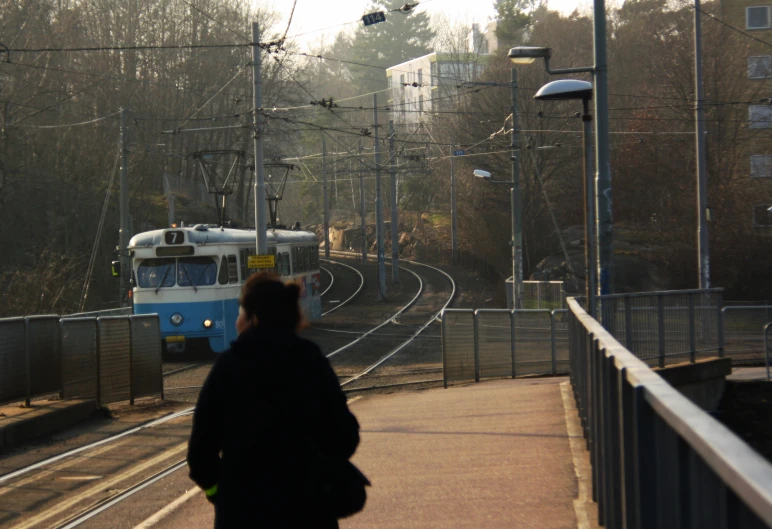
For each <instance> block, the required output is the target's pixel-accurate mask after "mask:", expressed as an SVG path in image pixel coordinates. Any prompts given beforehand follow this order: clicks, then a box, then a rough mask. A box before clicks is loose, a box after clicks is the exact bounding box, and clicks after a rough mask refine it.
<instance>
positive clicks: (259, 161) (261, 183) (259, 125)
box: [252, 22, 268, 255]
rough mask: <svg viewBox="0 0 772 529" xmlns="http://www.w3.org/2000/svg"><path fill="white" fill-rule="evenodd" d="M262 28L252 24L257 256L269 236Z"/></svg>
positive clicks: (266, 243)
mask: <svg viewBox="0 0 772 529" xmlns="http://www.w3.org/2000/svg"><path fill="white" fill-rule="evenodd" d="M259 44H260V28H259V27H258V25H257V22H252V84H253V87H254V104H253V106H254V115H253V118H254V119H253V123H254V126H255V132H254V138H255V142H254V143H255V177H256V179H255V251H256V253H257V255H266V254H267V253H268V234H267V233H266V223H265V207H266V202H265V175H264V174H263V133H264V131H265V126H264V120H263V115H262V111H261V109H262V107H263V80H262V77H261V73H260V67H261V64H260V46H259Z"/></svg>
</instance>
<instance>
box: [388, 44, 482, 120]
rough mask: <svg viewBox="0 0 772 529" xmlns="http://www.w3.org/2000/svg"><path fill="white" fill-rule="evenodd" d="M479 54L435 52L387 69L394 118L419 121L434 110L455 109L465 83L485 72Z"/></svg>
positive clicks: (389, 97)
mask: <svg viewBox="0 0 772 529" xmlns="http://www.w3.org/2000/svg"><path fill="white" fill-rule="evenodd" d="M482 59H483V57H481V56H480V55H478V54H462V55H459V54H451V53H443V52H434V53H430V54H428V55H424V56H423V57H418V58H415V59H412V60H409V61H407V62H403V63H402V64H397V65H396V66H392V67H391V68H387V69H386V79H387V82H388V88H389V91H388V92H387V94H388V100H389V106H390V108H391V119H393V120H394V122H395V123H403V124H418V123H421V122H423V121H426V120H427V119H428V118H429V116H431V114H432V113H437V112H441V111H445V110H452V109H453V108H454V106H455V105H456V103H458V101H459V98H460V97H461V96H462V95H463V93H464V91H465V90H464V88H467V89H468V86H467V87H465V86H464V84H465V83H468V82H470V81H473V80H474V79H476V78H477V77H479V75H480V74H481V73H482V67H483V60H482Z"/></svg>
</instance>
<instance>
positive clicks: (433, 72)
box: [430, 62, 439, 86]
mask: <svg viewBox="0 0 772 529" xmlns="http://www.w3.org/2000/svg"><path fill="white" fill-rule="evenodd" d="M438 71H439V66H438V65H437V63H436V62H433V63H432V66H431V71H430V76H431V78H432V80H431V83H432V86H437V75H438Z"/></svg>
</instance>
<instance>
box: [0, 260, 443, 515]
mask: <svg viewBox="0 0 772 529" xmlns="http://www.w3.org/2000/svg"><path fill="white" fill-rule="evenodd" d="M334 267H341V268H343V269H346V270H347V271H349V272H354V274H349V275H350V277H357V278H358V279H357V280H356V281H355V282H354V284H353V285H352V284H351V283H352V281H351V280H350V278H349V279H348V280H345V281H344V280H343V279H338V280H336V277H335V276H336V274H335V273H334V272H333V271H332V270H330V268H334ZM422 267H423V268H422ZM403 269H404V271H405V272H406V273H407V274H410V275H409V276H407V277H410V278H412V279H411V281H413V282H414V287H417V288H416V290H415V293H414V294H412V295H410V296H409V297H410V299H408V300H407V301H406V302H405V303H402V304H401V305H400V306H399V309H398V310H396V311H395V312H393V313H391V314H389V315H388V317H386V318H384V319H383V321H381V322H380V323H379V324H378V325H376V326H374V327H371V328H369V329H364V330H357V331H350V332H353V333H354V335H355V336H354V337H352V336H351V334H348V337H349V339H348V340H347V343H346V344H344V345H343V346H341V347H337V348H336V349H335V350H334V351H333V352H332V353H330V354H329V357H331V359H332V360H335V359H340V360H343V359H344V357H347V358H348V360H346V361H345V362H344V363H345V364H350V363H352V361H351V358H352V357H354V356H356V355H360V356H361V355H364V358H362V359H360V360H357V361H356V362H355V363H356V365H355V366H350V367H347V368H345V369H344V370H343V371H345V374H344V376H343V378H344V380H343V381H342V382H341V385H342V386H344V388H346V392H347V393H348V392H350V391H358V392H361V391H368V390H370V389H376V388H377V389H389V388H398V387H405V386H410V385H415V384H423V385H426V384H427V383H432V381H431V380H429V381H427V380H423V381H419V382H412V381H408V382H394V374H393V373H383V372H379V371H378V370H379V368H381V366H383V365H384V364H385V363H388V361H389V360H390V359H392V358H394V357H395V356H397V355H398V354H399V353H400V352H406V351H409V350H411V349H412V348H414V347H415V346H416V341H417V340H418V339H419V337H421V336H422V335H423V334H428V330H429V329H431V327H432V324H433V323H434V322H436V321H437V316H438V315H439V313H440V312H441V310H442V308H444V307H446V306H448V305H449V304H450V303H451V302H452V300H453V296H454V295H455V290H456V287H455V283H454V282H453V280H452V278H451V277H450V276H449V275H447V274H446V273H444V272H442V271H441V270H439V269H437V268H434V267H431V266H428V265H421V264H418V263H409V264H408V265H406V267H404V268H403ZM325 270H326V273H329V274H330V284H329V285H328V287H327V288H326V289H325V291H324V292H323V294H324V295H330V294H332V293H334V292H336V293H337V292H341V291H343V290H345V292H346V294H347V295H346V296H345V299H344V300H343V301H342V302H341V303H338V304H336V306H335V307H333V308H331V309H328V310H327V311H325V312H324V313H323V314H324V315H328V314H330V313H333V312H335V311H338V310H339V309H341V308H342V307H346V306H349V311H351V310H352V309H353V306H352V305H351V303H352V302H353V300H354V299H356V298H357V296H361V295H362V293H363V289H364V288H365V281H364V276H363V275H362V273H361V272H360V271H358V270H357V269H356V268H355V267H353V266H350V265H348V264H346V263H341V262H338V261H336V262H334V263H333V262H330V267H329V268H328V267H325ZM419 270H420V272H419ZM427 273H428V274H433V277H431V278H429V279H425V278H422V277H421V276H426V275H427ZM442 281H445V283H446V284H445V285H440V283H441V282H442ZM344 283H349V286H348V287H347V288H345V289H343V290H341V289H342V287H343V286H344ZM334 288H335V289H337V290H335V291H334V290H333V289H334ZM438 295H439V296H440V297H441V299H439V300H438ZM341 297H343V296H341ZM406 297H407V296H406ZM338 314H340V315H341V316H339V318H345V316H342V312H338ZM386 330H388V332H379V331H386ZM332 332H336V331H334V330H333V331H332ZM342 334H346V333H342ZM200 366H201V364H190V365H186V366H181V367H173V368H172V369H168V370H167V371H166V372H164V376H165V377H167V376H170V375H174V374H179V373H182V372H184V371H188V370H191V369H193V368H195V367H200ZM398 371H401V373H400V374H401V375H402V376H406V375H407V376H419V377H420V376H423V377H424V378H425V377H426V376H427V375H430V374H432V373H436V372H437V368H436V366H430V367H425V366H423V367H420V368H415V369H412V370H409V369H406V368H404V366H401V367H400V369H398ZM371 382H374V383H375V385H373V386H366V385H364V384H369V383H371ZM170 389H171V388H170ZM188 389H195V387H194V386H190V387H189V388H188ZM192 412H193V407H189V408H186V409H184V410H181V411H179V412H177V413H174V414H172V415H168V416H166V417H163V418H161V419H157V420H154V421H150V422H148V423H145V424H143V425H140V426H138V427H135V428H132V429H130V430H127V431H125V432H122V433H119V434H116V435H113V436H111V437H108V438H105V439H103V440H100V441H97V442H94V443H90V444H88V445H85V446H82V447H78V448H75V449H72V450H70V451H67V452H65V453H62V454H60V455H57V456H54V457H51V458H48V459H45V460H43V461H40V462H37V463H35V464H33V465H29V466H27V467H25V468H22V469H19V470H16V471H14V472H11V473H8V474H5V475H2V476H0V495H1V494H4V493H3V490H4V489H5V490H6V491H8V492H6V494H9V493H12V492H13V490H21V489H23V488H24V487H25V486H34V484H35V483H36V482H39V481H40V480H41V479H42V480H46V479H49V480H50V479H53V478H52V476H56V475H57V474H61V473H62V472H64V471H65V469H67V468H71V467H73V466H74V465H76V464H79V462H80V463H88V462H91V460H93V459H94V458H97V459H100V458H104V459H108V460H109V459H110V457H111V456H110V454H111V453H113V454H114V453H117V452H120V451H122V450H123V449H125V447H127V446H132V447H135V446H139V445H141V442H140V440H146V439H150V438H158V437H161V436H163V432H157V433H155V431H154V430H155V429H162V428H163V427H164V425H171V424H175V423H179V424H175V426H179V427H182V428H183V429H184V428H189V422H190V416H191V415H192ZM151 431H154V433H153V434H152V435H143V434H145V433H150V432H151ZM130 439H133V441H130ZM151 445H152V443H151ZM179 451H180V446H179V445H176V446H171V447H169V446H165V445H164V446H162V447H159V450H157V451H156V452H153V451H152V450H149V451H148V452H147V453H145V454H144V455H143V456H142V457H140V458H138V459H137V460H136V461H134V462H133V463H136V464H131V465H127V466H126V468H125V469H120V470H117V471H116V472H114V473H112V474H110V475H109V476H107V475H106V476H104V477H102V476H99V477H100V478H102V479H101V481H100V480H95V481H94V483H93V487H92V486H90V485H88V483H89V482H88V481H87V480H84V481H83V482H82V483H86V485H83V486H82V487H74V492H73V494H74V497H75V498H76V499H77V498H80V497H81V496H82V499H81V500H80V501H77V502H74V500H72V499H70V500H68V501H69V504H68V501H61V502H51V503H50V504H48V503H44V504H42V505H40V506H39V508H37V507H36V509H35V514H34V515H33V516H22V517H21V518H20V519H19V520H18V523H17V524H14V521H11V523H10V527H12V528H15V527H18V528H20V529H21V528H25V529H26V528H28V527H29V528H32V527H57V528H59V529H70V528H74V527H77V526H79V525H82V524H84V523H86V522H87V521H89V520H92V519H94V518H95V517H97V516H99V515H100V514H103V513H104V512H105V511H107V510H109V509H111V508H114V507H116V506H117V505H119V504H120V503H122V502H124V501H126V500H128V499H129V498H131V497H133V496H134V495H135V494H136V493H138V492H139V491H141V490H144V489H146V488H147V487H150V486H152V485H153V484H155V483H158V482H159V481H161V480H163V479H164V478H167V477H169V476H171V475H173V474H174V473H175V472H177V471H178V470H180V469H182V468H184V467H185V466H186V463H185V461H184V459H181V458H180V457H179V455H177V456H176V457H175V455H176V454H178V453H180V452H179ZM140 452H141V450H140ZM112 457H114V456H112ZM148 461H151V462H155V463H154V464H153V465H149V464H148ZM143 465H144V467H143ZM79 468H82V467H79ZM138 468H141V470H137V469H138ZM83 471H85V472H90V471H91V470H90V467H89V468H86V469H83ZM105 480H108V481H109V482H110V483H113V487H112V488H108V490H107V491H105V490H104V489H105V487H104V481H105ZM92 488H93V490H92ZM97 489H98V491H97ZM70 492H72V491H70ZM6 499H9V498H6ZM99 520H101V518H96V520H95V521H96V522H98V521H99ZM93 524H94V522H92V524H90V526H93ZM0 525H4V526H5V523H1V522H0Z"/></svg>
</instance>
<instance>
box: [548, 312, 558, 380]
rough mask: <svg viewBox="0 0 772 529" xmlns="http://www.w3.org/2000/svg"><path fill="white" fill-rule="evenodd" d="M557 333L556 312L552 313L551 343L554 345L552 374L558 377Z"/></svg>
mask: <svg viewBox="0 0 772 529" xmlns="http://www.w3.org/2000/svg"><path fill="white" fill-rule="evenodd" d="M556 334H557V333H556V332H555V311H554V310H551V311H550V342H551V343H552V374H553V375H557V374H558V349H557V345H556V344H555V339H556Z"/></svg>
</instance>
